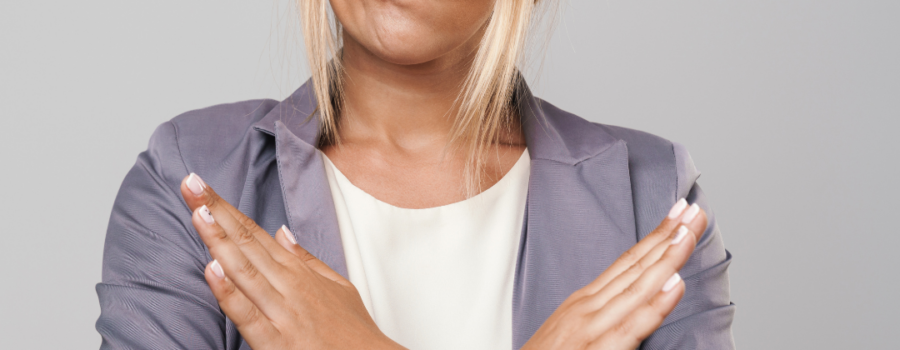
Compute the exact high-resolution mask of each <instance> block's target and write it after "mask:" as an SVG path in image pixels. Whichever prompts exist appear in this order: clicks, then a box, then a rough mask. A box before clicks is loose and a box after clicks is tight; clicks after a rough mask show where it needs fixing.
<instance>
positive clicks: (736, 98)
mask: <svg viewBox="0 0 900 350" xmlns="http://www.w3.org/2000/svg"><path fill="white" fill-rule="evenodd" d="M287 1H288V0H271V1H211V0H202V1H201V0H191V1H172V0H161V1H153V2H122V1H102V0H87V1H49V2H35V1H24V0H11V1H3V2H2V4H0V63H2V64H0V116H2V127H0V146H2V147H0V164H2V172H0V179H2V183H3V186H2V187H0V219H2V221H0V222H2V231H0V232H2V240H0V242H2V243H0V276H2V279H0V315H2V316H0V339H3V340H4V347H6V348H16V349H63V348H66V349H90V348H96V347H97V346H98V345H99V342H100V337H99V336H98V335H97V333H96V332H95V331H94V329H93V323H94V321H95V320H96V317H97V316H98V314H99V307H98V303H97V299H96V295H95V293H94V289H93V288H94V284H95V283H96V282H98V281H99V279H100V264H101V257H102V256H101V255H102V249H103V240H104V235H105V228H106V222H107V219H108V215H109V210H110V208H111V205H112V201H113V199H114V196H115V193H116V191H117V189H118V186H119V184H120V182H121V180H122V178H123V177H124V175H125V173H126V172H127V171H128V169H129V168H130V167H131V166H132V164H133V162H134V160H135V157H136V156H137V154H138V153H139V152H141V151H142V150H143V149H145V147H146V143H147V140H148V138H149V136H150V133H151V132H152V131H153V130H154V128H155V127H156V126H157V125H158V124H159V123H161V122H163V121H165V120H168V119H170V118H172V117H173V116H175V115H177V114H179V113H181V112H184V111H187V110H190V109H195V108H201V107H205V106H209V105H212V104H218V103H223V102H231V101H238V100H245V99H251V98H261V97H270V98H276V99H281V98H283V97H284V96H286V95H287V94H288V93H290V92H292V91H293V90H294V88H296V87H297V86H299V84H300V83H301V82H302V81H304V80H305V79H306V76H307V74H308V73H307V72H306V71H305V68H304V64H303V56H302V51H299V49H300V48H301V46H299V45H300V42H299V41H298V40H297V35H296V33H299V32H297V28H296V23H295V22H294V21H293V20H292V19H291V16H292V14H291V12H290V11H289V9H288V7H287ZM898 62H900V2H897V1H873V0H864V1H860V0H857V1H850V0H845V1H830V0H816V1H811V0H810V1H799V0H796V1H786V0H782V1H769V0H753V1H749V0H745V1H624V0H616V1H613V0H609V1H606V0H603V1H599V0H594V1H587V0H571V1H569V2H567V3H564V4H563V8H562V12H561V14H560V18H559V20H558V23H557V28H556V32H555V34H554V35H553V38H552V41H551V43H550V46H549V49H548V55H547V59H546V60H545V62H544V65H543V69H542V70H537V69H536V68H537V67H536V66H532V67H531V69H528V70H526V71H527V73H528V76H529V78H530V80H531V81H532V84H533V88H534V90H535V93H536V94H537V95H539V96H543V97H545V98H546V99H547V100H549V101H551V102H552V103H554V104H556V105H558V106H561V107H562V108H564V109H567V110H570V111H572V112H575V113H576V114H579V115H581V116H583V117H585V118H588V119H590V120H593V121H598V122H603V123H609V124H616V125H623V126H629V127H633V128H637V129H641V130H646V131H649V132H652V133H655V134H658V135H661V136H664V137H666V138H669V139H672V140H676V141H679V142H682V143H684V144H685V145H687V147H688V149H690V150H691V151H692V154H693V158H694V160H695V161H696V163H697V165H698V167H699V168H700V169H701V170H702V171H703V176H702V178H701V181H700V183H701V184H702V185H703V186H704V188H705V190H706V192H707V194H708V196H709V197H710V200H711V202H712V204H713V208H715V211H716V214H717V215H718V220H719V225H720V226H721V229H722V232H723V236H724V238H725V242H726V245H727V247H728V248H729V250H731V252H732V253H733V254H734V256H735V258H734V263H733V264H732V266H731V281H732V298H733V300H734V302H735V303H736V304H737V305H738V312H737V318H736V320H735V324H734V335H735V339H736V341H737V345H738V346H739V347H740V348H742V349H792V348H804V349H848V348H890V347H893V346H894V344H893V342H892V341H891V340H892V339H891V338H892V337H890V336H889V334H890V332H892V331H893V330H894V328H896V326H897V322H896V321H895V320H896V317H897V314H898V312H900V301H898V295H900V283H898V280H897V278H898V272H897V269H898V267H900V258H898V254H897V253H896V250H897V246H898V243H900V239H898V233H897V232H895V230H894V227H895V225H894V222H895V220H896V216H897V214H896V213H897V212H898V210H900V206H898V204H897V198H898V194H900V193H898V186H897V184H896V180H897V179H898V178H900V177H898V175H900V167H898V165H897V161H898V160H900V157H898V156H900V154H898V150H900V141H898V138H897V137H896V136H895V133H896V129H897V126H898V121H897V119H898V117H900V66H898ZM76 198H80V199H82V200H78V201H76V200H75V199H76ZM84 198H89V200H83V199H84Z"/></svg>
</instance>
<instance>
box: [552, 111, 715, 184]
mask: <svg viewBox="0 0 900 350" xmlns="http://www.w3.org/2000/svg"><path fill="white" fill-rule="evenodd" d="M540 105H541V109H542V110H543V112H544V113H545V114H546V115H547V116H548V117H550V118H552V119H555V120H557V121H558V122H557V123H556V125H557V126H558V127H557V130H558V131H559V132H560V133H561V134H562V136H563V139H564V140H565V142H585V141H584V140H577V139H578V138H581V137H579V136H577V135H601V136H600V137H610V138H612V139H614V140H615V141H617V142H621V143H623V144H624V145H625V147H626V149H627V152H628V167H629V172H630V173H631V177H632V178H633V179H634V180H640V179H642V178H643V179H661V178H666V179H672V178H674V180H675V181H674V183H675V184H676V186H675V187H676V189H675V192H676V193H675V195H676V196H675V197H684V196H685V195H687V192H688V191H689V190H690V188H691V187H692V186H693V184H694V182H695V181H696V180H697V178H698V177H699V176H700V172H699V171H698V170H697V168H696V167H695V166H694V162H693V160H692V159H691V156H690V154H689V153H688V151H687V148H685V147H684V145H682V144H681V143H678V142H675V141H671V140H668V139H666V138H663V137H660V136H657V135H654V134H652V133H649V132H646V131H641V130H635V129H631V128H627V127H622V126H616V125H608V124H603V123H596V122H591V121H588V120H586V119H585V118H582V117H580V116H578V115H575V114H573V113H570V112H567V111H565V110H562V109H560V108H558V107H556V106H554V105H553V104H550V103H548V102H546V101H543V100H540ZM587 128H597V129H600V130H599V132H597V133H585V132H583V129H587ZM572 148H574V147H572Z"/></svg>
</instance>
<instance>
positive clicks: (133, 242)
mask: <svg viewBox="0 0 900 350" xmlns="http://www.w3.org/2000/svg"><path fill="white" fill-rule="evenodd" d="M176 137H177V136H176V128H175V125H174V124H172V123H171V122H167V123H165V124H163V125H161V126H159V127H158V128H157V129H156V131H155V132H154V134H153V136H152V137H151V139H150V144H149V147H148V149H147V151H145V152H143V153H141V154H140V155H139V156H138V159H137V162H136V164H135V165H134V167H133V168H132V169H131V170H130V171H129V172H128V175H127V176H126V177H125V180H124V181H123V183H122V186H121V188H120V189H119V193H118V196H117V197H116V200H115V204H114V205H113V209H112V214H111V216H110V220H109V226H108V229H107V232H106V245H105V248H104V253H103V280H102V282H101V283H98V284H97V287H96V290H97V295H98V297H99V299H100V310H101V313H100V318H99V319H98V320H97V323H96V327H97V331H98V332H99V333H100V335H101V336H102V337H103V342H102V344H101V349H225V348H226V336H225V334H226V320H225V315H224V314H223V313H222V312H221V311H220V309H219V306H218V303H217V302H216V299H215V297H213V295H212V293H211V292H210V290H209V286H208V285H207V283H206V280H205V279H204V277H203V271H204V269H205V266H206V263H207V262H208V261H209V260H210V258H209V254H208V252H207V250H206V248H205V246H204V245H203V244H202V242H201V241H200V240H199V238H198V237H197V234H196V231H194V228H193V225H192V224H191V212H190V210H189V209H188V207H187V205H186V204H185V202H184V201H183V199H182V198H181V192H180V190H179V186H180V184H181V179H182V178H183V177H184V176H185V175H187V168H186V166H185V165H184V162H183V161H182V158H181V155H180V153H179V149H178V145H177V140H176Z"/></svg>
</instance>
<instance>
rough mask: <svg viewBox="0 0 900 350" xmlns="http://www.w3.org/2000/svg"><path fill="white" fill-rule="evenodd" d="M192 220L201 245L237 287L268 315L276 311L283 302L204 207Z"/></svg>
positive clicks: (198, 209) (281, 297)
mask: <svg viewBox="0 0 900 350" xmlns="http://www.w3.org/2000/svg"><path fill="white" fill-rule="evenodd" d="M192 221H193V224H194V227H196V228H197V232H198V233H199V234H200V238H201V239H202V240H203V243H205V244H206V246H207V247H209V254H210V255H211V256H212V257H213V259H215V260H217V261H218V262H219V264H220V266H221V267H222V269H223V270H224V271H225V274H226V275H227V276H228V277H229V279H230V280H231V281H232V282H233V283H234V284H235V285H236V286H237V288H239V289H240V290H241V292H243V294H244V295H246V296H247V298H249V299H250V301H252V302H253V303H254V304H255V305H256V306H257V307H259V308H260V309H261V310H262V311H263V312H265V313H266V314H267V315H274V314H275V312H278V311H279V305H281V302H282V300H283V296H282V295H281V293H279V292H278V291H277V290H276V289H275V287H273V286H272V284H271V283H269V280H268V279H267V278H266V276H265V275H264V274H263V273H262V272H260V270H259V269H258V268H257V266H256V265H254V264H253V262H251V261H250V260H249V259H247V257H246V256H245V255H244V253H243V252H242V251H241V249H240V248H238V246H237V244H235V242H233V241H232V240H230V239H229V238H228V236H227V235H226V234H225V232H224V231H223V230H222V228H221V227H220V226H219V225H217V224H216V220H215V219H214V218H213V217H212V215H210V214H209V211H208V209H207V208H206V206H201V207H200V208H197V210H195V211H194V215H193V217H192Z"/></svg>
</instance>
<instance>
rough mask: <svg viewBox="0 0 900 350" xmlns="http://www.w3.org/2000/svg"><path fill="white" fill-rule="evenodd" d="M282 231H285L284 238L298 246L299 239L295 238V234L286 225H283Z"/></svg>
mask: <svg viewBox="0 0 900 350" xmlns="http://www.w3.org/2000/svg"><path fill="white" fill-rule="evenodd" d="M281 230H282V231H284V237H286V238H287V240H289V241H291V243H293V244H297V239H295V238H294V234H293V233H292V232H291V230H288V228H287V226H286V225H281Z"/></svg>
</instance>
